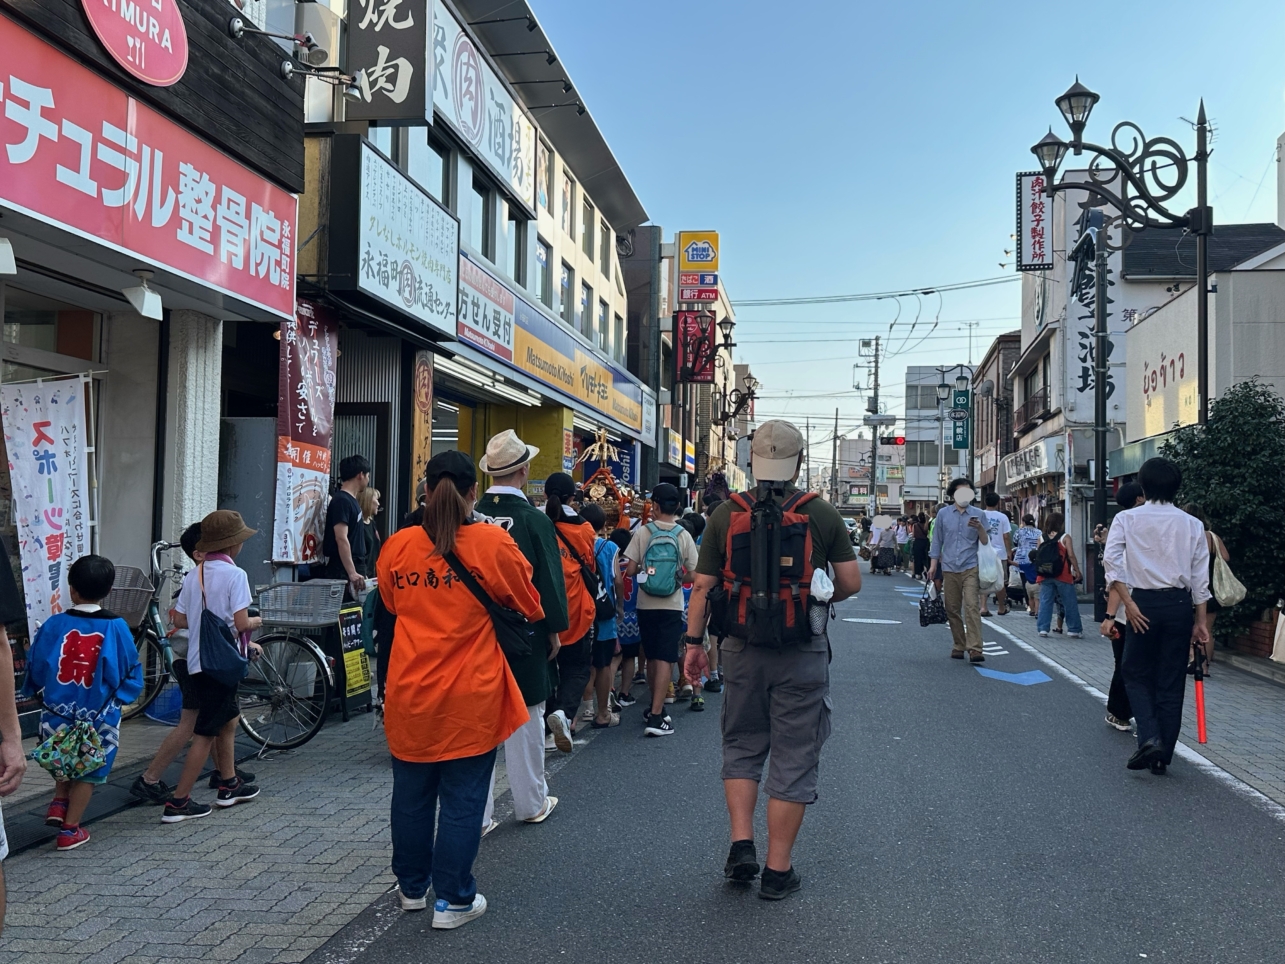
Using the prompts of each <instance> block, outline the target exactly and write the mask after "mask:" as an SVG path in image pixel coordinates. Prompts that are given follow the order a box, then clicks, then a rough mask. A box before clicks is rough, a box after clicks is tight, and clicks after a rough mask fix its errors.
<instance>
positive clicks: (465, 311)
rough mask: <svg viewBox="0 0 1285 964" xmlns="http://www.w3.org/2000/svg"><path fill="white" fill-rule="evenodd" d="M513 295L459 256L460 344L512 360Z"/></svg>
mask: <svg viewBox="0 0 1285 964" xmlns="http://www.w3.org/2000/svg"><path fill="white" fill-rule="evenodd" d="M513 300H514V299H513V292H511V291H509V289H508V288H506V287H505V286H504V285H502V284H500V282H499V281H497V280H496V279H495V278H493V277H491V275H489V274H487V272H485V271H484V270H482V269H481V268H479V267H478V266H477V265H475V264H474V263H473V262H472V261H470V260H469V259H468V258H466V257H464V256H463V255H460V307H459V324H458V328H457V330H458V334H459V338H460V341H466V342H469V343H470V344H473V345H477V347H479V348H481V349H482V350H483V351H485V352H487V353H488V354H491V355H495V356H496V357H497V358H503V359H504V360H505V361H507V362H511V361H513Z"/></svg>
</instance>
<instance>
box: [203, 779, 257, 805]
mask: <svg viewBox="0 0 1285 964" xmlns="http://www.w3.org/2000/svg"><path fill="white" fill-rule="evenodd" d="M258 795H259V788H258V787H256V786H255V785H254V784H252V783H246V782H245V781H244V780H242V779H241V778H240V777H237V778H236V779H234V780H231V781H229V782H228V783H220V784H219V797H218V799H217V800H215V801H214V803H215V805H216V806H220V807H235V806H236V805H237V804H238V803H245V802H246V801H248V800H253V799H254V798H255V797H257V796H258Z"/></svg>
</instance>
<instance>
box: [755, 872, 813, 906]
mask: <svg viewBox="0 0 1285 964" xmlns="http://www.w3.org/2000/svg"><path fill="white" fill-rule="evenodd" d="M802 886H803V878H802V877H800V876H799V874H798V871H796V870H795V869H794V868H793V867H791V868H790V869H789V870H772V869H771V868H770V867H764V868H763V876H762V877H761V878H760V879H759V896H760V897H762V898H763V899H764V900H784V899H785V898H786V897H789V896H790V894H792V893H794V892H795V891H796V890H798V889H799V888H800V887H802Z"/></svg>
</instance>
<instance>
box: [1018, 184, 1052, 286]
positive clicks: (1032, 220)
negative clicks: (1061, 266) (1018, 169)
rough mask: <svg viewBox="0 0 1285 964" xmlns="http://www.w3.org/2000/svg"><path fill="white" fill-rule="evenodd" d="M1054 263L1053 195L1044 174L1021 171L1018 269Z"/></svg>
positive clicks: (1037, 268) (1035, 268) (1042, 268)
mask: <svg viewBox="0 0 1285 964" xmlns="http://www.w3.org/2000/svg"><path fill="white" fill-rule="evenodd" d="M1052 267H1053V198H1052V196H1051V195H1048V194H1045V193H1044V175H1043V174H1040V173H1038V172H1029V173H1024V174H1018V175H1017V270H1018V271H1047V270H1049V269H1050V268H1052Z"/></svg>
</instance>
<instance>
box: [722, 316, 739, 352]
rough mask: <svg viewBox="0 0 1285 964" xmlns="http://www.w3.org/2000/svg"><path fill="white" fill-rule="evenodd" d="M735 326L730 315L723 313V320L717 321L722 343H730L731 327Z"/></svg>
mask: <svg viewBox="0 0 1285 964" xmlns="http://www.w3.org/2000/svg"><path fill="white" fill-rule="evenodd" d="M735 327H736V322H735V321H733V320H732V316H731V315H724V316H723V320H722V321H720V322H719V323H718V330H719V331H721V332H722V333H723V343H724V344H729V345H730V344H731V342H732V329H733V328H735Z"/></svg>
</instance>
